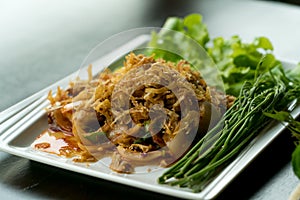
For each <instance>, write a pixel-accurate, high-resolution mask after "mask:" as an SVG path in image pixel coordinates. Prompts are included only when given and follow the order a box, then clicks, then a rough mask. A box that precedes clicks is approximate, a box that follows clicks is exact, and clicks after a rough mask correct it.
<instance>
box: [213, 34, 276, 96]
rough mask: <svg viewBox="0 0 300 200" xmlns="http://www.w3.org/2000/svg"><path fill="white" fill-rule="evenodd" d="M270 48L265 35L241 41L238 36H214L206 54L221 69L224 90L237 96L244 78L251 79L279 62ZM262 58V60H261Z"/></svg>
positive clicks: (271, 47) (270, 45)
mask: <svg viewBox="0 0 300 200" xmlns="http://www.w3.org/2000/svg"><path fill="white" fill-rule="evenodd" d="M272 50H273V46H272V44H271V42H270V41H269V40H268V39H267V38H266V37H258V38H256V39H255V40H254V41H253V42H252V43H243V42H242V40H241V39H240V37H238V36H233V37H231V38H230V39H229V40H225V39H224V38H222V37H218V38H215V39H214V40H213V45H212V47H209V48H208V54H209V55H210V56H211V57H212V58H213V60H214V61H215V63H216V64H217V66H218V68H219V70H220V71H221V74H222V78H223V81H224V83H225V90H226V92H227V93H228V94H232V95H234V96H237V95H238V94H239V91H240V90H241V87H242V85H243V83H244V81H245V80H248V81H252V80H254V79H255V77H256V76H257V74H258V73H261V72H264V71H268V70H269V69H271V68H273V67H275V66H276V65H278V64H280V62H279V61H277V60H276V58H275V57H274V56H273V55H272V54H271V51H272ZM262 58H263V59H264V62H261V60H262ZM262 63H263V65H262Z"/></svg>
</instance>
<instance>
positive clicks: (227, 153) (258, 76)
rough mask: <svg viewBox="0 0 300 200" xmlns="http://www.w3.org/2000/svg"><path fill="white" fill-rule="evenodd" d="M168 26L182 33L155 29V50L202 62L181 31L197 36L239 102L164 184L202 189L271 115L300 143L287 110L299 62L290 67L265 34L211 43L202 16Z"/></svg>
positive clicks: (299, 156)
mask: <svg viewBox="0 0 300 200" xmlns="http://www.w3.org/2000/svg"><path fill="white" fill-rule="evenodd" d="M163 28H166V29H170V30H173V31H178V32H179V33H180V34H171V35H170V34H168V31H165V32H164V31H162V32H160V33H153V34H152V40H151V41H150V43H149V46H151V47H154V49H152V51H151V52H150V53H155V54H156V56H157V57H158V58H164V59H166V60H170V61H173V62H176V61H178V60H180V59H181V58H182V57H183V58H186V57H187V58H192V61H194V60H197V59H198V61H196V62H195V63H201V56H199V52H195V51H193V50H194V48H193V47H191V46H192V45H191V43H187V42H186V41H185V38H184V37H183V36H182V34H185V35H186V36H188V37H190V38H193V39H194V40H195V41H196V42H197V43H198V44H199V45H201V46H202V47H203V48H204V49H205V50H206V51H207V54H208V55H209V56H210V57H211V58H212V59H213V61H214V62H215V64H216V65H217V67H218V69H219V71H220V74H221V77H222V79H223V82H224V84H225V90H226V93H227V94H231V95H234V96H236V97H237V100H236V101H235V103H234V105H233V106H232V107H231V108H230V109H229V110H227V111H226V113H225V115H224V117H223V119H222V120H221V121H220V122H219V123H218V124H217V125H216V126H215V127H214V128H213V129H211V130H210V131H209V132H208V133H207V134H206V135H205V136H204V137H203V138H202V139H201V140H200V141H199V142H198V143H197V144H196V145H195V146H194V147H193V148H192V149H191V150H190V151H189V152H188V153H187V154H186V155H185V156H184V157H183V158H181V159H180V160H179V161H178V162H177V163H176V164H175V165H173V166H172V167H171V168H170V169H169V170H167V171H166V172H165V173H164V174H163V175H162V176H161V177H160V178H159V183H161V184H169V185H177V186H180V187H188V188H191V189H192V190H194V191H196V192H197V191H201V190H202V189H203V188H204V187H205V186H206V185H207V184H208V183H209V182H210V181H211V180H212V179H213V178H214V177H215V176H216V175H217V174H218V173H219V172H220V171H221V170H222V169H223V168H224V167H225V166H227V165H228V164H229V163H230V161H232V159H234V158H235V157H236V156H237V155H238V154H239V153H240V152H241V151H242V150H243V148H244V147H245V146H246V145H247V144H249V142H250V141H251V140H252V139H254V137H256V135H257V134H258V133H259V131H260V130H261V128H262V127H263V126H264V125H266V124H267V123H268V122H270V120H271V119H272V118H273V119H276V120H279V121H281V122H288V123H289V125H288V126H287V127H288V128H289V129H290V130H291V132H292V134H293V135H294V136H295V137H296V138H297V139H298V141H297V144H299V143H300V133H299V130H300V128H299V124H300V122H297V121H296V120H295V119H293V118H292V117H291V116H290V114H289V113H288V112H286V110H287V108H288V106H289V104H290V103H291V102H292V101H294V100H296V99H298V100H299V99H300V64H299V65H298V66H297V67H296V68H294V69H292V70H287V71H285V70H284V69H283V67H282V64H281V63H280V62H279V61H278V60H277V59H276V58H275V56H274V55H273V52H272V51H273V45H272V43H271V42H270V40H269V39H268V38H266V37H257V38H255V39H254V40H253V41H252V42H250V43H245V42H242V39H241V38H240V37H239V36H233V37H231V38H230V39H224V38H223V37H217V38H214V39H213V40H212V41H209V33H208V31H207V28H206V25H205V24H204V23H203V22H202V16H201V15H198V14H192V15H189V16H187V17H185V18H178V17H171V18H168V20H167V21H166V23H165V24H164V26H163ZM164 47H168V48H165V49H179V51H178V52H176V53H177V54H173V55H171V54H170V53H169V52H165V51H161V49H164ZM155 48H157V49H158V50H157V49H155ZM159 49H160V50H159ZM197 53H198V54H197ZM179 55H181V56H182V57H180V56H179ZM197 56H198V58H197ZM189 61H190V60H189ZM216 76H217V75H216ZM223 125H224V126H223ZM299 146H300V145H298V146H297V148H296V149H295V151H294V153H293V155H292V165H293V169H294V171H295V174H296V175H297V176H298V177H299V178H300V147H299Z"/></svg>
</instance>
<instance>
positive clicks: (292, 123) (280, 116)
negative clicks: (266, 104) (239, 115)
mask: <svg viewBox="0 0 300 200" xmlns="http://www.w3.org/2000/svg"><path fill="white" fill-rule="evenodd" d="M264 115H266V116H267V117H270V118H272V119H275V120H277V121H279V122H281V123H283V122H286V123H288V124H287V128H288V129H289V130H290V131H291V133H292V135H293V136H294V137H295V138H296V139H297V141H296V142H295V143H296V145H297V146H296V148H295V150H294V152H293V154H292V166H293V171H294V173H295V174H296V176H297V177H298V178H299V179H300V122H298V121H296V120H295V119H294V118H293V117H292V116H291V114H290V113H289V112H287V111H280V112H276V111H275V112H274V113H264Z"/></svg>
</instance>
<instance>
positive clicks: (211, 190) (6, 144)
mask: <svg viewBox="0 0 300 200" xmlns="http://www.w3.org/2000/svg"><path fill="white" fill-rule="evenodd" d="M148 39H149V36H146V35H142V36H140V37H137V38H135V39H134V40H132V41H130V42H128V43H126V44H125V45H123V46H121V47H120V48H118V49H116V50H114V51H112V52H110V53H108V54H106V55H105V56H103V57H101V58H100V59H99V60H97V61H96V62H95V63H94V65H101V66H106V65H108V64H109V63H110V61H111V59H112V58H116V56H119V55H120V52H124V51H125V52H129V51H131V50H133V49H134V48H135V47H138V46H139V45H141V44H143V43H145V42H147V40H148ZM283 64H284V67H286V68H291V67H293V66H295V63H293V62H283ZM75 76H76V73H74V74H71V75H70V76H68V77H66V78H64V79H63V80H61V81H58V82H57V83H55V84H53V85H51V86H49V87H48V88H45V89H44V90H42V91H40V92H38V93H36V94H35V95H33V96H31V97H29V98H27V99H25V100H23V101H22V102H20V103H18V104H16V105H14V106H12V107H10V108H8V109H6V110H4V111H3V112H1V113H0V123H1V126H0V149H1V150H3V151H5V152H8V153H11V154H14V155H17V156H21V157H24V158H27V159H31V160H34V161H38V162H41V163H45V164H48V165H53V166H56V167H60V168H63V169H67V170H70V171H74V172H78V173H82V174H86V175H89V176H94V177H97V178H101V179H105V180H109V181H113V182H117V183H120V184H125V185H129V186H133V187H137V188H140V189H144V190H150V191H153V192H157V193H163V194H167V195H171V196H176V197H181V198H188V199H212V198H215V197H216V196H217V195H218V194H219V193H220V192H221V191H222V190H223V189H224V188H225V187H226V186H227V185H228V184H229V183H230V182H231V181H232V180H233V179H234V178H235V177H236V176H237V175H238V174H239V173H240V172H241V171H242V170H243V169H244V168H245V167H247V165H248V164H249V163H250V162H251V161H252V160H253V159H254V158H255V157H256V156H257V155H258V154H259V153H260V152H261V151H262V150H263V149H264V148H265V147H266V146H267V145H268V144H270V143H271V142H272V140H273V139H274V138H275V137H276V136H277V135H279V134H280V132H281V131H282V130H283V129H284V127H283V126H282V125H280V124H279V123H271V124H269V126H268V127H266V128H265V129H264V130H262V131H261V133H260V134H259V135H258V136H257V137H256V138H255V140H254V141H252V142H251V143H250V144H249V145H248V146H247V148H245V150H244V151H243V152H242V153H241V154H240V155H239V156H238V157H237V158H236V159H235V160H234V161H233V162H232V163H231V164H230V165H229V166H227V167H226V168H225V169H224V170H223V171H222V172H221V173H220V174H219V175H218V176H217V177H216V178H215V179H214V181H212V182H211V183H210V184H209V185H208V186H207V187H206V188H205V189H204V190H203V191H202V192H199V193H193V192H191V191H190V190H187V189H182V188H177V187H170V186H167V185H160V184H158V183H157V179H158V177H159V176H160V175H161V174H162V173H163V172H164V171H165V170H166V169H156V170H152V171H150V172H145V173H136V174H118V173H115V172H112V171H111V170H110V169H109V168H108V167H107V166H106V165H105V164H104V162H102V161H98V162H96V163H90V164H89V165H87V164H86V163H74V162H73V161H72V159H66V158H63V157H59V156H56V155H53V154H47V153H44V152H40V151H36V150H34V149H32V148H31V147H30V145H31V144H32V142H33V141H34V140H35V138H36V137H37V136H38V135H39V134H41V132H42V131H44V130H45V129H47V126H48V124H47V116H46V113H45V111H44V108H45V107H46V106H47V101H46V94H47V92H48V91H49V90H50V89H55V88H56V87H57V86H62V87H65V86H67V85H68V82H69V81H70V80H72V79H73V78H74V77H75ZM24 114H25V115H24ZM292 114H293V116H298V115H299V114H300V107H299V106H298V107H296V108H295V109H294V110H293V112H292Z"/></svg>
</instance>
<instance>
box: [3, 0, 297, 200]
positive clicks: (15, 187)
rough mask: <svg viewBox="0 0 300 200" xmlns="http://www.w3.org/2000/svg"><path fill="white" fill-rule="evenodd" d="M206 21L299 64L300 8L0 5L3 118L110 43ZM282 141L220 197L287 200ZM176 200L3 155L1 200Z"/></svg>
mask: <svg viewBox="0 0 300 200" xmlns="http://www.w3.org/2000/svg"><path fill="white" fill-rule="evenodd" d="M193 12H197V13H201V14H202V15H203V17H204V21H205V22H206V23H207V25H208V29H209V31H210V33H211V36H212V37H215V36H224V37H229V36H231V35H235V34H239V35H240V36H241V37H242V38H244V39H245V40H249V41H251V40H252V39H253V38H254V37H256V36H261V35H266V36H268V37H269V38H270V39H271V41H272V42H273V44H274V46H275V54H276V55H277V56H278V57H279V58H283V59H287V60H300V39H299V35H300V28H299V25H300V7H297V6H292V5H288V4H284V3H275V2H262V1H196V0H185V1H179V0H177V1H176V0H152V1H142V0H126V1H125V0H101V1H98V0H84V1H83V0H78V1H71V0H52V1H38V0H27V1H16V0H12V1H8V0H7V1H0V27H1V28H0V80H1V82H0V91H1V93H2V94H1V100H0V102H1V104H0V111H2V110H5V109H6V108H8V107H9V106H11V105H13V104H15V103H17V102H18V101H20V100H22V99H24V98H26V97H28V96H29V95H31V94H33V93H35V92H37V91H39V90H40V89H42V88H44V87H46V86H48V85H49V84H51V83H54V82H56V81H57V80H59V79H61V78H63V77H65V76H66V75H68V74H70V73H71V72H73V71H76V70H78V67H79V66H80V64H81V62H82V61H83V59H84V58H85V56H86V55H87V54H88V53H89V52H90V50H91V49H92V48H93V47H95V46H96V45H97V44H98V43H100V42H101V41H103V40H105V39H106V38H108V37H109V36H111V35H113V34H116V33H119V32H121V31H124V30H128V29H132V28H137V27H149V26H150V27H153V26H161V25H162V23H163V22H164V20H165V19H166V18H167V17H168V16H185V15H186V14H189V13H193ZM293 148H294V146H293V141H292V139H291V137H290V134H289V133H288V132H284V133H282V134H281V135H280V136H279V137H278V138H276V139H275V141H274V142H273V143H272V144H271V145H270V146H268V147H267V148H266V149H265V150H264V151H263V152H262V153H261V154H260V155H259V156H258V157H257V158H256V159H255V160H254V161H253V162H252V163H251V164H250V165H249V166H248V167H247V168H246V169H245V170H244V171H243V172H242V174H240V175H239V176H238V177H237V178H236V179H235V180H234V181H233V182H232V183H231V184H230V185H229V186H228V187H227V188H226V189H225V190H224V191H223V192H222V194H221V195H220V196H219V197H218V198H219V199H233V198H234V199H287V198H288V196H289V195H290V194H291V192H292V191H293V189H294V188H295V187H296V186H297V184H298V180H297V178H296V177H295V176H294V174H293V172H292V169H291V164H290V155H291V152H292V151H293ZM120 197H126V198H128V199H129V198H134V199H174V198H173V197H168V196H165V195H161V194H157V193H152V192H148V191H145V190H140V189H135V188H134V187H128V186H124V185H121V184H117V183H113V182H109V181H104V180H101V179H97V178H93V177H89V176H85V175H81V174H77V173H74V172H70V171H67V170H63V169H59V168H56V167H51V166H48V165H45V164H41V163H37V162H34V161H30V160H27V159H23V158H20V157H16V156H13V155H10V154H7V153H5V152H0V198H1V199H34V198H36V199H96V198H97V199H117V198H118V199H119V198H120Z"/></svg>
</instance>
